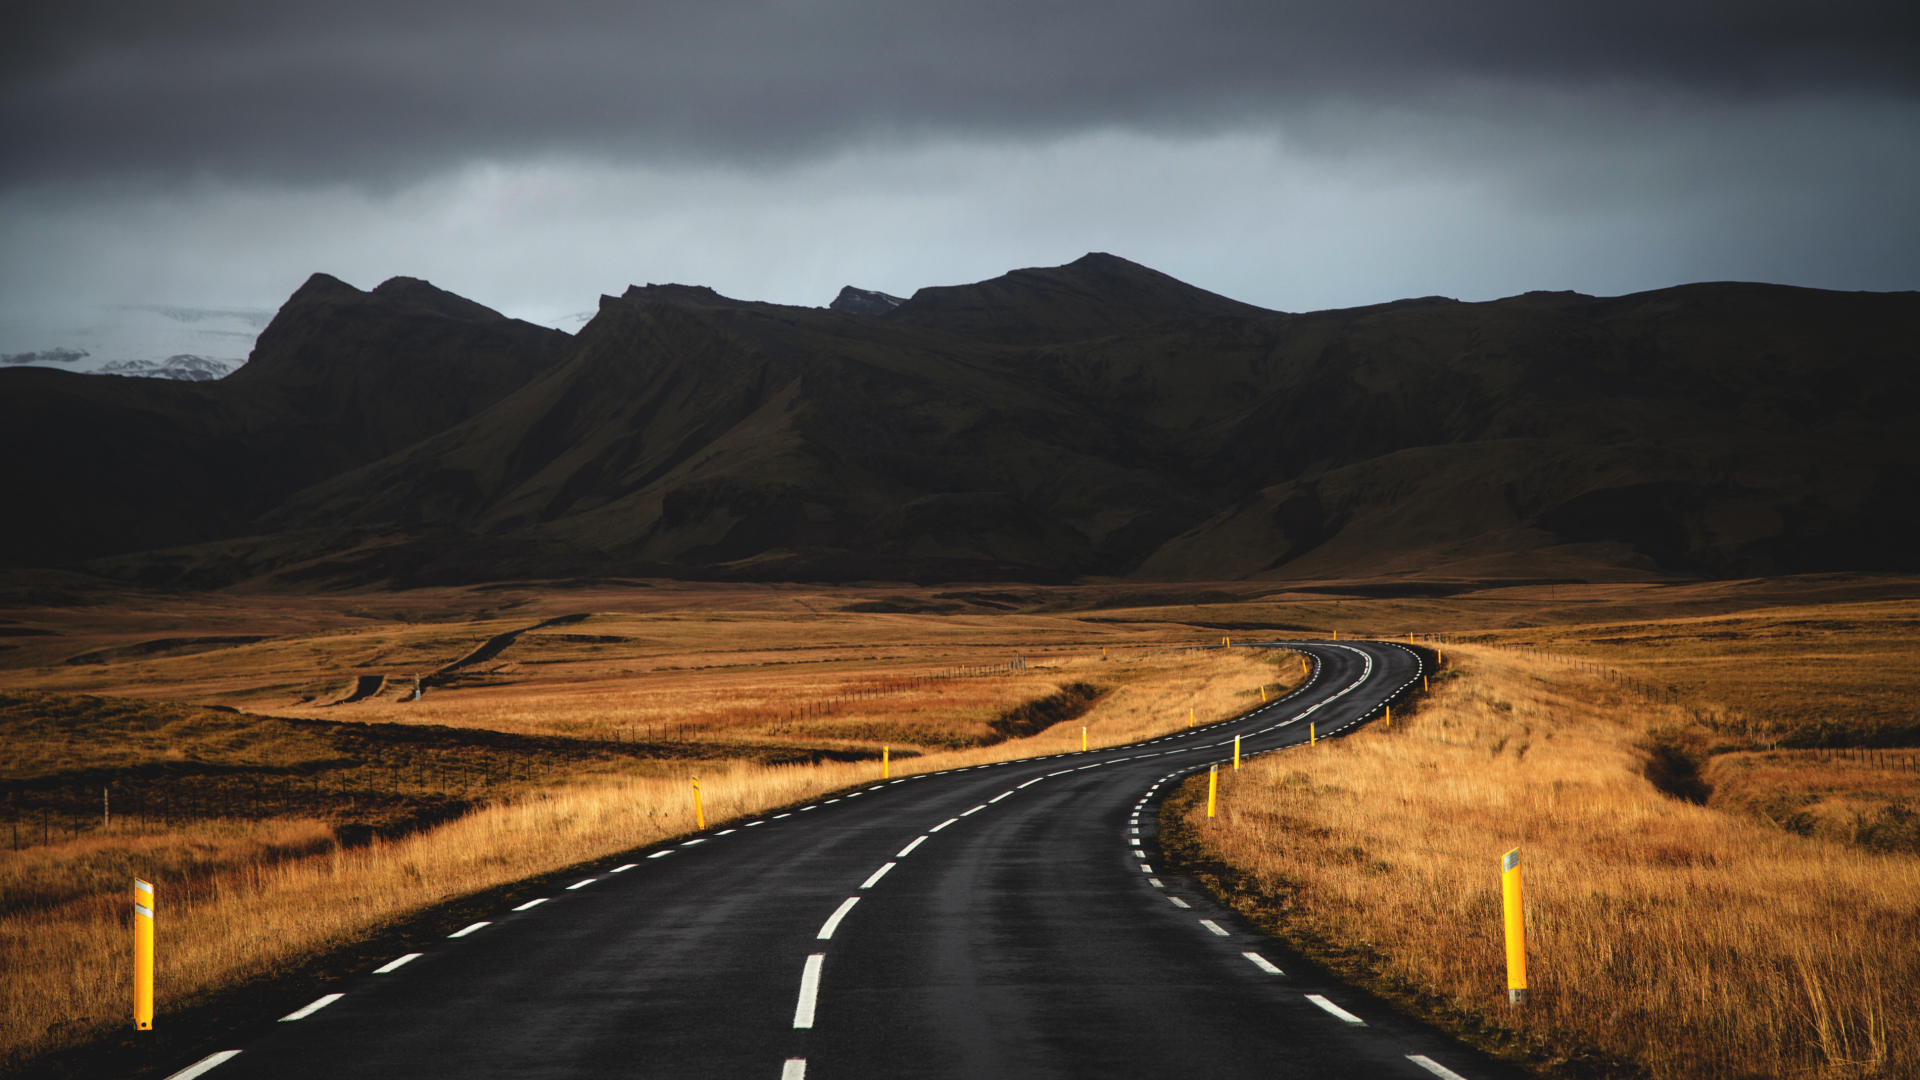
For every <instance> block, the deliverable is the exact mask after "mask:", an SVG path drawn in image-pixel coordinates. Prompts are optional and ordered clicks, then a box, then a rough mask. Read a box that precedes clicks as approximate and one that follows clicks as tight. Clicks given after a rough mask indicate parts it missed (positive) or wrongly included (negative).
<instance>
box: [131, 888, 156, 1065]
mask: <svg viewBox="0 0 1920 1080" xmlns="http://www.w3.org/2000/svg"><path fill="white" fill-rule="evenodd" d="M133 1027H134V1030H135V1031H152V1030H153V882H151V881H142V880H141V879H139V878H134V879H133Z"/></svg>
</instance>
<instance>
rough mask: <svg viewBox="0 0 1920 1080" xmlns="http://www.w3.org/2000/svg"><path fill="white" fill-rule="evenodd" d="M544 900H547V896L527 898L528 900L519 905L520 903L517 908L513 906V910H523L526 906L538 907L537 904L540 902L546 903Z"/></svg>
mask: <svg viewBox="0 0 1920 1080" xmlns="http://www.w3.org/2000/svg"><path fill="white" fill-rule="evenodd" d="M546 902H547V898H546V897H544V896H543V897H541V898H540V899H538V900H529V901H527V902H526V903H524V904H521V905H520V906H519V907H517V908H514V909H513V910H515V911H525V910H527V909H528V908H536V907H539V906H540V905H541V904H544V903H546Z"/></svg>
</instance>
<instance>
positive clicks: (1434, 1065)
mask: <svg viewBox="0 0 1920 1080" xmlns="http://www.w3.org/2000/svg"><path fill="white" fill-rule="evenodd" d="M1407 1060H1408V1061H1411V1062H1413V1063H1414V1064H1415V1065H1418V1066H1420V1067H1421V1068H1423V1069H1425V1070H1427V1071H1428V1072H1430V1073H1432V1074H1433V1075H1435V1076H1437V1077H1439V1078H1440V1080H1467V1078H1466V1077H1464V1076H1461V1075H1460V1074H1459V1073H1457V1072H1454V1071H1453V1070H1452V1069H1449V1068H1447V1067H1446V1066H1445V1065H1442V1064H1440V1063H1439V1062H1437V1061H1435V1060H1433V1059H1432V1058H1430V1057H1428V1056H1427V1055H1425V1054H1408V1055H1407ZM169 1080H172V1078H169Z"/></svg>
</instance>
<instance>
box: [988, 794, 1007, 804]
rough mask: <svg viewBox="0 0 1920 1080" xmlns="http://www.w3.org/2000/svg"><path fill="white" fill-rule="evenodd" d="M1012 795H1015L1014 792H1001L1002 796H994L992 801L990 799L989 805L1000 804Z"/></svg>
mask: <svg viewBox="0 0 1920 1080" xmlns="http://www.w3.org/2000/svg"><path fill="white" fill-rule="evenodd" d="M1011 794H1013V792H1011V791H1003V792H1001V793H1000V794H998V795H995V796H994V797H993V798H991V799H988V800H987V801H988V802H989V803H997V802H999V801H1000V800H1001V799H1004V798H1006V797H1007V796H1009V795H1011Z"/></svg>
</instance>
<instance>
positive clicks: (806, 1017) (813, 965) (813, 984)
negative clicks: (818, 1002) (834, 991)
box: [793, 952, 827, 1028]
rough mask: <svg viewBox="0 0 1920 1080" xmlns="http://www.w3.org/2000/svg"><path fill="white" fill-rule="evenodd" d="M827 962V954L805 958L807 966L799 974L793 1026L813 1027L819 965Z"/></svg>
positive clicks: (818, 983) (818, 981)
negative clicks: (798, 993) (798, 988)
mask: <svg viewBox="0 0 1920 1080" xmlns="http://www.w3.org/2000/svg"><path fill="white" fill-rule="evenodd" d="M826 962H827V954H826V953H822V952H817V953H814V954H813V955H812V956H809V957H807V966H806V967H805V968H803V969H801V972H800V1001H799V1003H798V1004H796V1005H794V1007H793V1026H794V1027H795V1028H810V1027H812V1026H813V1003H814V1000H815V999H817V998H818V997H819V996H820V965H821V964H824V963H826Z"/></svg>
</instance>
